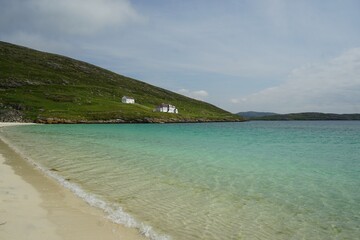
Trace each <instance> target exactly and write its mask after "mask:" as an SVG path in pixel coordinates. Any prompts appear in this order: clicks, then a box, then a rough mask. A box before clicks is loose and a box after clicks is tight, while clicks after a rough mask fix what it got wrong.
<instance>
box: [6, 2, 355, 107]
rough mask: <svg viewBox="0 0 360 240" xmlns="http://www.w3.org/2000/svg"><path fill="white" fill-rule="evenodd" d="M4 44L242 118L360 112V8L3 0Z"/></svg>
mask: <svg viewBox="0 0 360 240" xmlns="http://www.w3.org/2000/svg"><path fill="white" fill-rule="evenodd" d="M0 40H1V41H6V42H11V43H14V44H19V45H23V46H27V47H30V48H35V49H38V50H42V51H47V52H52V53H57V54H61V55H66V56H69V57H72V58H75V59H78V60H82V61H86V62H89V63H92V64H95V65H98V66H101V67H103V68H106V69H109V70H111V71H114V72H116V73H120V74H122V75H125V76H129V77H133V78H135V79H139V80H141V81H144V82H147V83H150V84H153V85H156V86H159V87H163V88H165V89H168V90H171V91H174V92H177V93H180V94H183V95H186V96H190V97H192V98H196V99H199V100H202V101H206V102H209V103H212V104H214V105H216V106H219V107H221V108H223V109H225V110H228V111H230V112H233V113H236V112H241V111H270V112H276V113H290V112H332V113H360V1H359V0H353V1H352V0H327V1H323V0H302V1H291V0H181V1H178V0H151V1H149V0H62V1H58V0H0Z"/></svg>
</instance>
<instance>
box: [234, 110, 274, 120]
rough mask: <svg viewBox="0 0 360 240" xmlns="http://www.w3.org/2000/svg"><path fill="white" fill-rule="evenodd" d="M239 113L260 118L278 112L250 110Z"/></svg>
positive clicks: (247, 116) (246, 116) (243, 115)
mask: <svg viewBox="0 0 360 240" xmlns="http://www.w3.org/2000/svg"><path fill="white" fill-rule="evenodd" d="M237 115H239V116H241V117H244V118H246V119H251V118H258V117H265V116H272V115H277V113H273V112H255V111H248V112H239V113H237Z"/></svg>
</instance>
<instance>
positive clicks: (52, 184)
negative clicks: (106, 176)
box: [0, 123, 146, 240]
mask: <svg viewBox="0 0 360 240" xmlns="http://www.w3.org/2000/svg"><path fill="white" fill-rule="evenodd" d="M29 124H34V123H28V124H27V123H0V128H1V127H9V126H16V125H29ZM0 203H1V204H0V239H3V238H4V239H14V240H20V239H34V240H35V239H48V240H61V239H66V240H68V239H69V240H72V239H74V240H75V239H88V240H97V239H104V240H113V239H114V240H115V239H129V240H140V239H146V238H145V237H144V236H142V235H140V233H139V232H138V231H137V230H136V229H133V228H127V227H125V226H123V225H120V224H116V223H113V222H111V221H110V220H109V219H107V218H106V216H105V213H104V212H102V210H100V209H97V208H94V207H91V206H90V205H88V204H87V203H86V202H84V201H83V200H82V199H80V198H79V197H77V196H75V194H73V193H72V192H71V191H70V190H69V189H66V188H65V187H63V186H61V185H60V184H59V183H58V182H56V180H54V179H51V178H50V177H48V176H46V175H45V174H43V173H42V172H40V171H39V170H38V169H36V167H35V166H33V165H31V163H30V162H28V161H26V160H25V159H23V158H22V157H21V156H19V154H17V153H16V152H15V151H14V150H13V149H12V148H11V147H10V146H8V145H7V144H6V143H5V142H4V141H3V140H2V139H1V138H0Z"/></svg>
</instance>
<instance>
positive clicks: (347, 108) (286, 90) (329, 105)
mask: <svg viewBox="0 0 360 240" xmlns="http://www.w3.org/2000/svg"><path fill="white" fill-rule="evenodd" d="M236 100H237V101H238V102H239V103H238V106H239V107H240V110H243V109H248V110H258V111H265V110H266V111H278V112H284V113H285V112H304V111H321V112H337V113H353V112H360V48H353V49H351V50H349V51H347V52H345V53H343V54H341V55H340V56H338V57H336V58H334V59H331V60H329V61H327V62H324V63H321V64H314V65H309V66H305V67H301V68H297V69H294V70H293V71H292V72H291V74H290V76H289V77H288V81H286V82H285V83H284V84H281V85H279V86H276V87H272V88H267V89H265V90H262V91H260V92H257V93H254V94H251V95H248V96H245V97H244V98H243V99H236ZM231 102H232V103H236V101H234V99H233V100H232V101H231Z"/></svg>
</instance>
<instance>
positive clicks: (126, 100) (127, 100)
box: [121, 96, 135, 104]
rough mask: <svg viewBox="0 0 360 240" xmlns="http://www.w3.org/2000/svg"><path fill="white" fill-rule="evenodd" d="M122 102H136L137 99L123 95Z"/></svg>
mask: <svg viewBox="0 0 360 240" xmlns="http://www.w3.org/2000/svg"><path fill="white" fill-rule="evenodd" d="M121 102H123V103H130V104H134V103H135V99H134V98H132V97H128V96H123V97H122V99H121Z"/></svg>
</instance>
